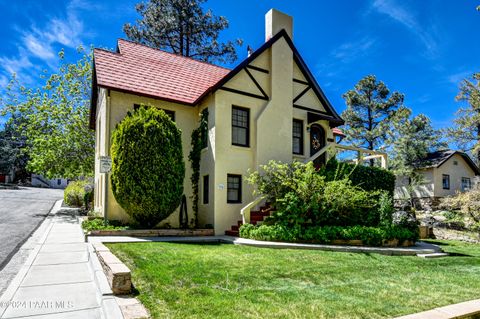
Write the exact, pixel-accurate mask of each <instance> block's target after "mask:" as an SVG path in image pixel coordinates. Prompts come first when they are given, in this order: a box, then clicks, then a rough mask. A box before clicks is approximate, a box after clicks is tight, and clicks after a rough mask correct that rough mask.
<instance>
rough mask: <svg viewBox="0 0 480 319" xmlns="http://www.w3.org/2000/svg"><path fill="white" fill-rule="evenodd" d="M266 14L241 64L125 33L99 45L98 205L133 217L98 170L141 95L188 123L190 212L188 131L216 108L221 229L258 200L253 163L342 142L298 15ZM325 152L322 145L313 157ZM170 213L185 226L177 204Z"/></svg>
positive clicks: (216, 205)
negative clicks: (296, 37)
mask: <svg viewBox="0 0 480 319" xmlns="http://www.w3.org/2000/svg"><path fill="white" fill-rule="evenodd" d="M265 22H266V23H265V26H266V30H265V31H266V34H265V43H264V44H263V45H261V46H260V47H259V48H258V49H257V50H256V51H254V52H253V53H251V54H250V55H249V56H248V58H246V59H245V60H244V61H243V62H241V63H240V64H239V65H238V66H237V67H236V68H234V69H233V70H230V69H226V68H223V67H220V66H216V65H212V64H208V63H204V62H199V61H196V60H193V59H191V58H186V57H182V56H178V55H175V54H171V53H167V52H164V51H161V50H157V49H152V48H149V47H147V46H144V45H140V44H136V43H133V42H130V41H126V40H118V47H117V50H116V52H111V51H107V50H103V49H95V51H94V59H93V60H94V62H93V63H94V68H93V89H92V101H91V112H90V126H91V128H92V129H94V130H95V131H96V150H95V152H96V154H95V155H96V162H95V209H96V210H98V211H100V212H101V213H103V214H106V216H107V217H108V218H109V219H118V220H126V219H128V216H127V215H126V214H125V212H124V211H123V210H122V208H121V207H120V206H119V205H118V203H117V202H116V201H115V198H114V196H113V194H112V192H111V188H110V185H109V179H108V174H101V173H100V170H99V166H100V165H99V157H100V156H108V155H109V154H110V137H111V134H112V131H113V130H114V128H115V125H116V124H117V123H119V122H120V121H121V120H122V119H123V118H124V117H125V116H126V114H127V112H128V111H133V110H134V108H135V107H136V105H139V104H148V105H152V106H155V107H158V108H161V109H163V110H165V111H166V112H167V114H170V116H171V117H172V119H173V120H174V121H175V122H176V124H177V126H178V127H179V128H180V129H181V130H182V142H183V152H184V158H185V163H186V165H185V166H186V167H185V168H186V174H185V180H184V192H185V195H186V198H187V201H188V203H187V206H188V208H189V211H190V214H191V207H192V205H191V201H190V198H191V195H192V189H191V186H190V185H191V183H190V176H191V173H192V171H191V168H190V165H189V161H188V154H189V152H190V148H191V146H190V142H191V139H190V136H191V133H192V130H193V129H195V128H196V127H198V125H199V119H200V114H201V112H203V111H204V110H208V141H207V143H206V144H205V148H204V149H203V151H202V154H201V168H200V179H201V180H200V183H199V184H200V193H199V198H200V202H199V222H200V226H201V227H202V226H204V225H207V224H210V225H213V226H214V228H215V234H223V233H224V232H225V230H227V229H230V227H231V225H233V224H237V221H238V220H239V219H241V216H240V211H241V209H242V208H243V207H245V206H246V205H247V204H248V203H250V202H251V201H253V200H254V197H253V195H252V188H251V187H250V186H249V185H248V184H247V183H246V182H245V176H246V174H247V172H248V170H249V169H250V170H256V169H258V168H259V166H260V165H262V164H266V163H267V162H268V161H269V160H272V159H273V160H278V161H283V162H291V161H293V160H299V161H306V160H309V158H312V159H314V158H315V156H313V155H315V154H316V153H317V152H318V151H319V150H321V149H325V146H328V145H329V144H330V143H332V144H334V143H335V138H336V135H341V132H339V131H338V130H334V128H335V127H337V126H340V125H342V124H343V120H342V119H341V118H340V116H339V115H338V114H337V112H336V111H335V109H334V108H333V106H332V105H331V104H330V102H329V101H328V99H327V98H326V96H325V94H324V93H323V92H322V90H321V88H320V86H319V85H318V83H317V82H316V80H315V78H314V77H313V75H312V73H311V72H310V70H309V68H308V67H307V65H306V64H305V62H304V60H303V59H302V57H301V55H300V53H299V52H298V50H297V49H296V48H295V45H294V44H293V41H292V22H293V20H292V17H290V16H288V15H286V14H283V13H281V12H279V11H276V10H274V9H272V10H270V11H269V12H268V13H267V14H266V19H265ZM312 156H313V157H312ZM322 160H324V155H322V156H317V158H316V159H315V161H322ZM138 165H142V163H138ZM159 191H161V190H159ZM164 222H168V223H169V224H170V225H172V226H173V227H175V226H178V211H177V212H175V213H174V214H172V216H170V217H169V218H168V219H167V220H165V221H164ZM164 222H162V223H164Z"/></svg>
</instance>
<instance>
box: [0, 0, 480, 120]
mask: <svg viewBox="0 0 480 319" xmlns="http://www.w3.org/2000/svg"><path fill="white" fill-rule="evenodd" d="M136 2H138V1H136V0H134V1H132V0H123V1H122V0H115V1H112V0H107V1H93V0H71V1H64V2H60V1H58V0H23V1H6V0H0V11H1V12H2V13H3V14H2V18H3V19H2V24H3V25H2V27H1V28H0V37H1V39H2V45H1V46H0V88H3V87H4V86H5V85H6V83H7V81H8V79H9V76H10V74H11V72H16V73H17V74H18V77H19V79H20V80H21V81H22V82H24V83H27V84H29V85H32V86H34V85H35V84H36V83H37V81H38V80H37V79H38V76H37V75H38V74H39V73H40V72H41V71H42V70H44V69H47V70H55V68H56V67H57V63H58V59H57V58H56V54H57V52H58V51H59V50H60V49H62V48H64V49H65V51H66V54H67V59H72V60H74V59H75V58H77V57H78V56H76V54H75V48H76V47H77V46H78V45H80V44H82V45H84V46H90V45H94V46H96V47H106V48H114V47H115V46H116V39H117V38H119V37H124V34H123V32H122V26H123V24H124V23H125V22H133V21H134V20H135V19H136V18H138V17H137V14H136V11H135V9H134V6H135V3H136ZM478 4H480V2H479V1H475V0H464V1H458V0H444V1H438V0H421V1H420V0H365V1H360V0H356V1H352V0H348V1H347V0H336V1H301V0H297V1H285V0H283V1H281V0H277V1H273V0H262V1H258V0H242V1H225V0H210V1H208V2H207V3H206V7H208V8H211V9H212V10H213V12H214V13H215V14H217V15H224V16H226V17H227V18H228V20H229V21H230V28H229V29H228V30H226V31H224V32H223V34H222V38H223V39H234V38H242V39H243V40H244V46H243V47H241V48H239V50H238V55H239V60H238V61H237V62H236V63H238V62H240V61H241V60H243V59H244V58H245V57H246V45H247V44H248V45H250V46H252V47H253V48H258V47H259V46H260V45H261V44H262V43H263V42H264V14H265V13H266V12H267V11H268V10H269V9H270V8H272V7H273V8H276V9H278V10H280V11H283V12H285V13H287V14H290V15H292V16H293V17H294V42H295V44H296V46H297V48H298V49H299V51H300V53H301V54H302V56H303V58H304V59H305V61H306V62H307V64H308V65H309V67H310V69H311V71H312V72H313V74H314V75H315V77H316V78H317V80H318V82H319V84H320V86H321V87H322V88H323V90H324V91H325V93H326V95H327V97H328V98H329V99H330V101H331V102H332V104H333V105H334V107H335V108H336V109H337V110H338V111H339V112H341V111H343V110H344V109H345V102H344V100H343V99H342V94H343V93H344V92H346V91H347V90H349V89H351V88H352V87H353V86H354V84H355V83H356V82H357V81H358V80H359V79H361V78H362V77H363V76H365V75H367V74H375V75H376V76H377V78H378V79H380V80H382V81H384V82H385V83H386V84H387V85H388V87H389V88H390V89H391V90H397V91H400V92H403V93H404V94H405V95H406V100H405V104H406V105H407V106H408V107H410V108H412V109H413V111H414V113H415V114H418V113H425V114H427V115H428V116H429V117H430V118H431V119H432V121H433V124H434V126H435V127H437V128H440V127H444V126H447V125H449V124H450V123H451V121H452V118H453V115H454V112H455V111H456V110H457V109H458V107H459V106H460V105H461V103H458V102H455V95H456V94H457V92H458V84H459V82H460V80H461V79H463V78H464V77H466V76H469V75H471V74H473V73H474V72H479V71H480V58H479V57H480V43H479V41H478V30H480V12H478V11H476V10H475V7H476V6H477V5H478ZM236 63H235V64H236ZM227 66H228V67H233V66H234V65H227ZM0 91H1V89H0ZM0 121H1V119H0Z"/></svg>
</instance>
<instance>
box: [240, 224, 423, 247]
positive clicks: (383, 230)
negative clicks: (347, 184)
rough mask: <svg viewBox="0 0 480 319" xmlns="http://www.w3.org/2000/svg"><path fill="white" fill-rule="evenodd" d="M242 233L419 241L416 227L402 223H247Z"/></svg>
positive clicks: (372, 242)
mask: <svg viewBox="0 0 480 319" xmlns="http://www.w3.org/2000/svg"><path fill="white" fill-rule="evenodd" d="M240 237H243V238H250V239H256V240H266V241H285V242H308V243H318V244H328V243H330V242H331V241H333V240H337V239H340V240H362V242H363V243H364V244H365V245H369V246H381V245H382V244H383V242H384V241H386V240H392V239H398V241H399V242H403V241H406V240H413V241H416V240H417V239H418V229H417V230H416V231H414V230H411V229H408V228H404V227H399V226H390V227H367V226H349V227H341V226H322V227H318V226H317V227H315V226H312V227H305V228H303V227H300V226H296V227H286V226H282V225H278V224H276V225H260V226H254V225H252V224H245V225H242V226H241V227H240Z"/></svg>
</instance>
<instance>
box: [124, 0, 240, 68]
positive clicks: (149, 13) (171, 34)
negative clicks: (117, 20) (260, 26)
mask: <svg viewBox="0 0 480 319" xmlns="http://www.w3.org/2000/svg"><path fill="white" fill-rule="evenodd" d="M205 2H206V0H149V1H148V2H141V3H138V4H137V5H136V10H137V12H138V13H139V14H140V15H141V16H142V18H141V19H139V20H137V21H136V24H135V25H132V24H130V23H126V24H125V25H124V26H123V31H124V32H125V34H126V35H127V37H128V38H129V39H130V40H132V41H135V42H138V43H142V44H146V45H148V46H150V47H154V48H158V49H162V50H167V51H170V52H173V53H175V54H179V55H182V56H186V57H191V58H194V59H196V60H200V61H205V62H214V61H217V62H233V61H235V60H236V59H237V54H236V52H235V43H234V42H233V41H227V42H223V43H222V42H219V41H218V37H219V35H220V32H221V31H223V30H225V29H226V28H228V20H227V19H226V18H225V17H223V16H215V15H213V13H212V12H211V11H210V10H208V11H207V12H204V11H203V9H202V7H201V4H203V3H205ZM236 44H239V45H241V44H242V40H240V39H237V40H236Z"/></svg>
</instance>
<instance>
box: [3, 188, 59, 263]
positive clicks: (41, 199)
mask: <svg viewBox="0 0 480 319" xmlns="http://www.w3.org/2000/svg"><path fill="white" fill-rule="evenodd" d="M62 197H63V190H62V189H43V188H33V187H32V188H31V187H21V188H20V189H17V190H9V189H0V270H1V269H2V268H3V267H4V266H5V265H6V264H7V263H8V260H9V259H10V258H11V257H12V256H13V255H14V254H15V252H16V251H17V250H18V249H19V248H20V246H21V245H22V244H23V243H24V242H25V241H26V240H27V239H28V237H29V236H30V234H31V233H32V231H34V230H35V229H36V228H37V226H38V225H39V224H40V223H41V222H42V221H43V220H44V219H45V217H46V216H47V215H48V212H49V211H50V209H51V208H52V207H53V205H54V204H55V202H56V201H57V200H59V199H61V198H62Z"/></svg>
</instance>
